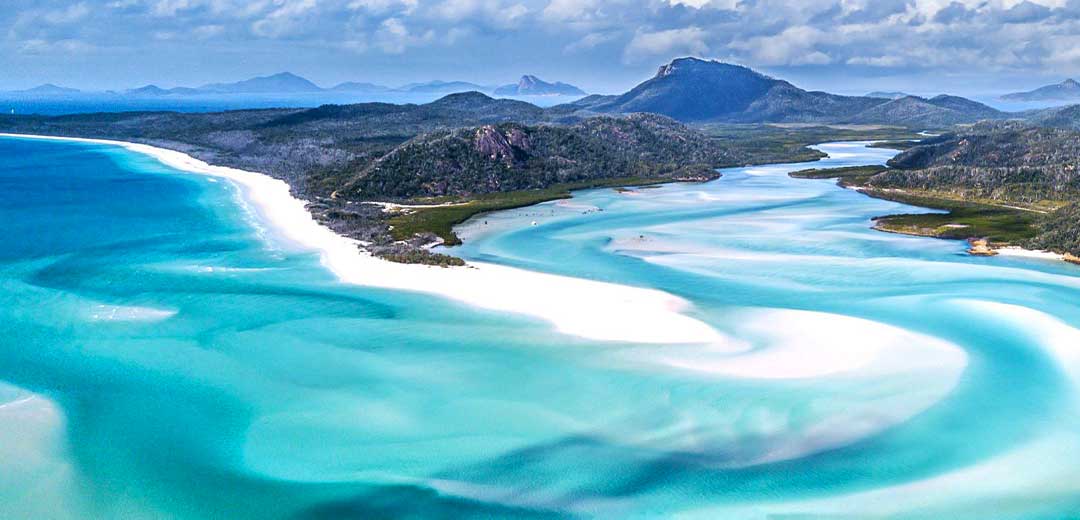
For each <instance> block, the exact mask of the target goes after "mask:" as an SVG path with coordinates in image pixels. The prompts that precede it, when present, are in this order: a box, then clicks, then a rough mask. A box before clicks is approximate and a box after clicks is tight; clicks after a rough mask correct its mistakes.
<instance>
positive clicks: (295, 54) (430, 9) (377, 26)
mask: <svg viewBox="0 0 1080 520" xmlns="http://www.w3.org/2000/svg"><path fill="white" fill-rule="evenodd" d="M0 2H3V5H4V10H5V16H4V17H0V66H2V65H4V64H5V63H11V62H13V61H15V60H18V59H20V58H19V57H20V56H29V55H31V54H32V55H33V56H35V57H38V56H41V55H54V56H56V59H55V60H51V63H56V64H60V63H64V59H65V58H64V56H65V55H67V54H72V53H79V54H80V60H81V62H82V63H90V62H92V61H93V59H92V57H93V56H97V55H100V56H101V58H100V62H99V63H101V64H103V65H108V63H109V62H108V61H107V60H108V59H109V58H108V56H109V53H113V52H119V51H120V50H124V49H127V50H129V51H130V52H135V51H141V52H152V51H155V50H161V49H168V50H170V51H174V52H178V53H179V52H186V53H187V54H190V55H193V56H200V55H202V56H205V57H206V60H204V61H212V60H213V59H217V58H222V56H223V54H224V53H226V52H232V53H233V54H237V53H236V51H235V49H241V48H242V49H245V50H248V51H253V52H254V53H255V54H260V51H263V52H262V53H261V54H263V55H266V56H272V57H273V59H279V60H282V61H285V60H292V61H293V62H298V63H309V62H321V61H323V60H329V59H330V58H323V56H329V54H327V53H334V52H339V51H342V50H343V49H344V50H348V51H350V52H349V53H347V54H348V56H352V57H355V56H358V54H355V53H361V54H362V56H363V57H364V59H367V60H376V59H379V57H380V56H384V57H385V56H389V57H392V58H387V59H385V60H383V61H381V62H380V63H382V64H383V65H381V66H383V67H387V68H390V67H400V68H401V69H406V68H407V64H408V63H409V62H410V58H415V59H416V60H418V61H421V62H423V63H424V64H425V66H433V65H439V64H442V65H444V66H446V67H447V68H448V69H451V70H453V68H454V67H455V66H456V64H458V63H460V62H461V60H462V57H463V56H466V57H468V58H469V59H470V60H473V61H474V62H476V63H481V62H484V63H503V64H504V65H505V66H506V67H521V68H543V67H550V68H557V67H559V66H560V64H561V63H564V62H573V63H574V64H575V65H574V66H575V67H578V69H574V70H583V71H589V72H593V71H594V69H597V68H601V69H603V70H605V71H608V72H610V71H613V70H616V69H617V68H618V69H623V70H630V71H631V72H628V73H627V74H640V73H641V72H640V71H641V70H645V69H646V66H648V68H651V67H652V66H653V65H656V64H657V63H658V62H662V61H665V60H667V59H669V58H671V57H673V56H678V55H708V57H719V58H722V59H726V60H731V61H736V62H741V63H744V64H746V65H750V66H756V67H779V68H784V67H806V66H816V65H826V64H828V65H830V66H832V67H838V68H844V67H849V68H873V69H875V71H881V72H882V73H884V72H886V71H888V70H890V69H892V70H895V71H897V72H903V73H920V74H927V75H928V77H934V76H935V75H940V74H941V73H943V72H944V73H950V72H952V71H964V72H965V73H980V74H1000V73H1003V72H1009V73H1014V74H1029V73H1033V72H1034V73H1047V72H1048V71H1053V73H1055V74H1060V75H1066V74H1069V75H1072V74H1080V52H1078V51H1076V50H1075V49H1076V46H1075V44H1076V43H1077V42H1076V40H1077V36H1076V35H1080V0H815V1H796V0H0ZM226 38H227V39H228V41H229V44H230V45H229V47H228V48H227V49H226V48H225V47H223V46H221V45H220V43H217V42H219V41H220V40H221V39H226ZM155 46H160V48H158V47H155ZM228 49H232V51H229V50H228ZM267 49H273V52H271V53H269V54H267V53H266V52H265V51H266V50H267ZM414 53H415V54H414ZM237 55H239V54H237ZM249 56H250V54H249ZM224 58H228V59H232V58H231V57H229V56H225V57H224ZM224 58H222V59H224ZM237 59H239V58H237ZM88 60H89V61H88ZM269 60H270V58H265V59H263V60H262V61H261V63H266V62H267V61H269ZM37 61H42V60H37ZM27 63H29V61H28V62H27ZM517 63H523V64H521V65H515V64H517ZM23 66H29V65H26V64H25V63H24V64H23ZM42 66H44V65H42ZM55 66H57V67H60V66H61V65H55ZM365 67H367V65H366V64H365ZM26 70H31V69H26ZM633 71H637V72H633ZM912 71H915V72H912ZM919 71H922V72H919ZM519 73H520V72H519Z"/></svg>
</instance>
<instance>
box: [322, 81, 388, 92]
mask: <svg viewBox="0 0 1080 520" xmlns="http://www.w3.org/2000/svg"><path fill="white" fill-rule="evenodd" d="M328 90H331V91H334V92H358V93H365V94H370V93H379V92H389V91H391V90H393V89H391V88H390V87H384V86H382V85H376V84H374V83H357V82H355V81H347V82H345V83H340V84H338V85H335V86H334V87H331V88H330V89H328Z"/></svg>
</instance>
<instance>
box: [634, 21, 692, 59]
mask: <svg viewBox="0 0 1080 520" xmlns="http://www.w3.org/2000/svg"><path fill="white" fill-rule="evenodd" d="M705 37H706V33H705V31H704V30H702V29H701V28H699V27H687V28H685V29H669V30H666V31H655V32H646V31H638V32H637V33H636V34H634V38H633V39H632V40H630V43H629V44H627V46H626V49H625V50H624V51H623V60H624V61H626V62H639V61H642V60H645V59H650V58H657V57H664V58H666V57H670V56H671V55H673V54H690V55H699V56H700V55H703V54H705V53H707V52H708V51H709V46H708V45H707V44H706V43H705Z"/></svg>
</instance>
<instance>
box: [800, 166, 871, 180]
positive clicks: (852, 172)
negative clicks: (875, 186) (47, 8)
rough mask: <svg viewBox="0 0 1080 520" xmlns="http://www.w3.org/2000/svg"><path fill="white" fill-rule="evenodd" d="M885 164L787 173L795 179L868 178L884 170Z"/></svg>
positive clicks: (811, 169) (812, 169)
mask: <svg viewBox="0 0 1080 520" xmlns="http://www.w3.org/2000/svg"><path fill="white" fill-rule="evenodd" d="M885 169H886V168H885V166H883V165H879V166H842V167H840V168H810V169H806V170H798V171H794V172H791V173H789V174H788V175H789V176H791V177H794V178H796V179H845V180H849V179H851V180H854V181H855V182H858V181H859V180H868V179H869V178H870V177H872V176H874V175H877V174H879V173H881V172H883V171H885Z"/></svg>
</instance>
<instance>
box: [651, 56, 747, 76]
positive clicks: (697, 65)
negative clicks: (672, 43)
mask: <svg viewBox="0 0 1080 520" xmlns="http://www.w3.org/2000/svg"><path fill="white" fill-rule="evenodd" d="M701 71H724V72H733V73H746V74H754V75H757V76H761V77H766V76H765V75H764V74H761V73H759V72H757V71H755V70H753V69H750V68H749V67H743V66H742V65H735V64H733V63H725V62H722V61H718V60H704V59H701V58H694V57H690V56H687V57H684V58H675V59H674V60H671V63H668V64H666V65H661V66H660V69H659V70H657V71H656V77H657V78H663V77H667V76H674V75H677V74H680V73H695V72H701Z"/></svg>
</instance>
